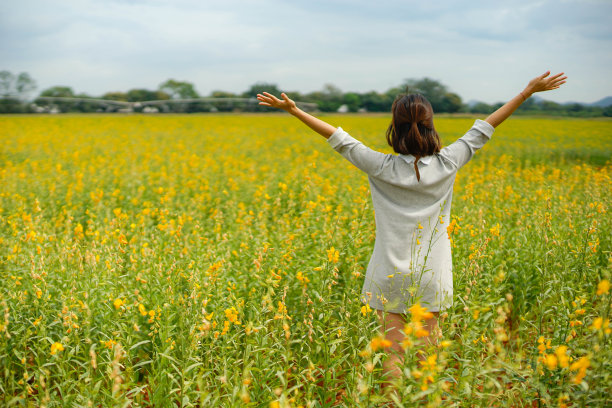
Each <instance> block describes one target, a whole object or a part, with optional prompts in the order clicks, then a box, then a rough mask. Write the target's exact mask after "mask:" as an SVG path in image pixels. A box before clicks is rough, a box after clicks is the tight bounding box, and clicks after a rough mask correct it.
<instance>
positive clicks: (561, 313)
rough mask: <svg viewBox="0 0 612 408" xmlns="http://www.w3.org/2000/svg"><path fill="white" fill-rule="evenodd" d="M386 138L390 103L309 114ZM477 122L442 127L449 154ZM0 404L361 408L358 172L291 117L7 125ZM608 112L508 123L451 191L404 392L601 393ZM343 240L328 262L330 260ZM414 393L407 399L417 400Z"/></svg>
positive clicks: (21, 120)
mask: <svg viewBox="0 0 612 408" xmlns="http://www.w3.org/2000/svg"><path fill="white" fill-rule="evenodd" d="M324 119H325V120H328V121H329V122H330V123H331V124H332V125H334V126H342V128H343V129H344V130H346V131H348V132H349V133H350V134H351V135H352V136H354V137H356V138H357V139H360V140H362V141H363V142H365V143H366V144H368V145H369V146H370V147H372V148H375V149H377V150H381V151H384V152H390V151H391V150H390V148H389V147H388V146H387V145H386V141H385V138H384V132H385V130H386V127H387V125H388V123H389V120H390V117H388V116H327V117H324ZM473 121H474V119H472V118H439V119H437V120H436V122H435V125H436V128H437V130H438V131H439V133H440V135H441V137H442V139H443V143H444V144H445V145H446V144H449V143H451V142H453V141H454V140H456V139H457V138H458V137H460V136H461V135H462V134H463V133H464V132H465V131H467V130H468V129H469V128H470V126H471V125H472V123H473ZM0 127H1V128H2V129H4V131H3V132H2V136H0V138H1V140H0V142H1V146H2V147H1V148H0V149H1V150H0V152H1V153H0V183H1V186H2V188H1V190H0V405H2V406H6V407H13V406H15V407H16V406H37V407H38V406H46V407H59V406H71V407H77V406H95V407H98V406H100V407H107V406H122V407H138V406H155V407H163V406H185V407H188V406H203V407H208V406H211V407H212V406H214V407H220V406H223V407H230V406H247V407H249V406H252V407H259V406H266V407H267V406H270V407H275V406H278V407H299V406H302V407H323V406H325V407H331V406H334V405H335V404H336V405H337V406H357V407H367V406H376V404H377V403H378V402H379V400H380V399H381V397H380V394H381V392H380V381H381V372H382V363H381V358H383V356H384V355H385V350H384V349H377V350H372V339H374V338H375V337H376V336H377V335H378V331H377V330H378V322H377V319H376V316H375V314H374V312H373V311H371V310H367V309H366V308H363V307H362V306H363V305H362V304H361V303H360V302H359V299H358V298H359V296H358V295H359V293H360V291H361V287H362V285H363V279H364V273H365V267H366V266H367V262H368V260H369V256H370V253H371V251H372V248H373V244H374V238H375V225H374V217H373V211H372V205H371V201H370V197H369V190H368V183H367V178H366V176H365V175H364V174H363V173H361V172H359V170H357V169H356V168H355V167H353V166H352V165H351V164H350V163H349V162H347V161H346V160H344V159H343V158H342V157H341V156H340V155H338V154H337V153H336V152H335V151H333V149H331V147H330V146H329V145H328V144H327V143H326V142H325V140H324V139H323V138H322V137H320V136H318V135H316V134H315V133H313V132H311V131H310V130H309V129H308V128H307V127H306V126H304V125H303V124H301V123H300V122H298V121H296V120H295V119H293V118H291V117H289V116H288V115H215V116H213V115H210V116H209V115H202V116H140V115H133V116H129V115H128V116H104V115H101V116H39V117H34V116H29V117H17V116H14V117H1V118H0ZM611 158H612V121H609V120H569V119H528V118H516V119H514V118H513V119H510V120H508V121H507V122H505V123H504V124H502V125H501V126H500V127H499V128H498V129H497V130H496V132H495V133H494V135H493V137H492V139H491V141H490V142H489V143H488V144H487V145H486V146H485V147H484V148H483V149H482V150H481V151H479V152H478V153H477V154H476V156H475V157H474V158H473V160H472V161H471V162H470V163H468V164H467V165H466V166H465V167H464V168H462V169H461V171H460V172H459V174H458V176H457V180H456V183H455V190H454V191H455V192H454V195H453V197H454V199H453V204H452V206H453V207H452V214H453V219H454V221H453V223H452V225H453V226H452V227H451V228H450V229H449V230H448V233H449V235H450V236H451V238H452V242H453V265H454V267H453V270H454V307H453V309H451V310H449V311H448V312H447V313H448V316H447V317H446V319H445V322H444V325H443V326H442V332H443V340H444V341H443V342H442V343H441V344H442V345H441V346H440V347H439V348H431V349H428V350H427V352H428V355H429V356H435V357H432V358H431V359H430V362H431V364H428V365H425V366H423V365H420V364H418V363H417V362H418V359H417V357H416V355H415V353H416V350H415V349H414V348H411V347H408V348H406V350H405V352H406V359H405V367H404V373H405V375H404V377H403V379H402V384H401V385H400V389H401V395H402V398H403V400H402V401H403V404H404V406H407V407H408V406H424V405H425V403H423V402H422V401H423V400H424V399H425V400H427V401H429V402H428V404H429V406H432V407H434V406H444V407H447V406H456V407H472V406H486V407H490V406H512V407H523V406H529V407H535V406H555V407H556V406H560V407H563V406H565V407H573V406H576V407H578V406H592V407H596V406H604V405H605V404H606V402H607V403H609V401H610V400H609V398H610V397H609V390H610V386H611V384H612V374H611V373H612V348H611V347H610V336H611V331H612V329H611V326H610V297H611V294H610V290H609V281H610V279H611V272H612V271H611V261H612V254H611V252H610V250H611V243H610V240H611V237H612V228H611V221H610V216H609V210H610V203H611V196H612V178H611V176H612V161H611ZM336 251H337V257H336ZM419 404H422V405H419Z"/></svg>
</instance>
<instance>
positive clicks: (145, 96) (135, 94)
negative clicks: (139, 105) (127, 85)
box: [127, 89, 170, 102]
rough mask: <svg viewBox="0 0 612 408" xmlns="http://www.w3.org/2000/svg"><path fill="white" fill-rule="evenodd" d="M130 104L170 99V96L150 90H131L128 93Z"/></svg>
mask: <svg viewBox="0 0 612 408" xmlns="http://www.w3.org/2000/svg"><path fill="white" fill-rule="evenodd" d="M127 99H128V102H144V101H157V100H165V99H170V95H168V94H167V93H165V92H162V91H149V90H148V89H130V90H129V91H128V92H127Z"/></svg>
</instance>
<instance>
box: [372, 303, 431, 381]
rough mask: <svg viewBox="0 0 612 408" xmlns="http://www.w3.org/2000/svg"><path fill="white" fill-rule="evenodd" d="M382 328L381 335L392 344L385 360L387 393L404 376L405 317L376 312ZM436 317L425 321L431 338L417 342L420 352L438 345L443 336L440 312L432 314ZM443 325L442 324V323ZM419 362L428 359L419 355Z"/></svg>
mask: <svg viewBox="0 0 612 408" xmlns="http://www.w3.org/2000/svg"><path fill="white" fill-rule="evenodd" d="M376 312H377V314H378V319H379V322H380V325H381V326H382V327H381V329H380V330H381V335H384V336H385V338H386V339H387V340H389V341H390V342H391V348H390V350H389V352H388V354H387V357H386V358H385V359H384V360H383V375H384V377H385V379H386V381H385V382H383V383H382V388H383V390H385V392H387V391H389V390H390V389H393V388H394V384H393V382H394V381H395V380H397V379H398V378H399V377H401V375H402V371H401V369H400V368H399V367H398V365H399V366H401V365H403V363H404V348H403V347H402V341H403V340H404V333H403V330H404V326H405V324H406V320H405V317H404V316H405V315H402V314H399V313H389V312H386V313H384V316H383V312H382V311H381V310H377V311H376ZM432 313H433V315H434V317H432V318H431V319H427V320H425V321H424V324H423V328H424V329H425V330H427V331H429V336H428V337H425V338H422V339H421V341H420V342H417V344H419V345H420V346H422V347H420V350H423V349H425V348H426V347H427V346H428V345H430V344H435V345H437V344H438V337H439V336H440V335H441V332H440V328H439V326H438V318H439V315H440V312H432ZM442 320H443V319H442ZM440 323H441V322H440ZM417 356H418V358H419V360H421V361H424V360H425V359H426V356H425V353H424V352H423V353H417Z"/></svg>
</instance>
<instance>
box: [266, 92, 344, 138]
mask: <svg viewBox="0 0 612 408" xmlns="http://www.w3.org/2000/svg"><path fill="white" fill-rule="evenodd" d="M281 97H282V98H283V100H282V101H281V100H280V99H278V98H277V97H276V96H274V95H272V94H269V93H268V92H264V94H263V95H262V94H257V99H259V101H260V102H259V104H260V105H264V106H271V107H273V108H278V109H282V110H284V111H286V112H288V113H290V114H292V115H293V116H295V117H296V118H298V119H299V120H301V121H302V122H304V123H305V124H306V125H308V127H309V128H311V129H312V130H314V131H315V132H317V133H318V134H320V135H321V136H323V137H324V138H326V139H329V137H330V136H331V135H332V134H333V133H334V132H335V131H336V128H335V127H333V126H332V125H330V124H329V123H327V122H324V121H322V120H321V119H317V118H315V117H314V116H312V115H309V114H308V113H306V112H304V111H303V110H301V109H300V108H298V107H297V105H296V104H295V102H294V101H292V100H291V99H289V97H288V96H287V95H286V94H285V93H284V92H283V93H281Z"/></svg>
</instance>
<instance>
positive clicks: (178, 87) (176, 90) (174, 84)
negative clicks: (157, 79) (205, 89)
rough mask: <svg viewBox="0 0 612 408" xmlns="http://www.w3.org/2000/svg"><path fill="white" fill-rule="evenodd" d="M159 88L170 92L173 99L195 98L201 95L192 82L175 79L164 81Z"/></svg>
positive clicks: (167, 92)
mask: <svg viewBox="0 0 612 408" xmlns="http://www.w3.org/2000/svg"><path fill="white" fill-rule="evenodd" d="M159 90H160V91H161V92H164V93H166V94H168V95H169V96H170V98H171V99H195V98H199V97H200V96H199V95H198V93H197V92H196V90H195V87H194V86H193V84H192V83H190V82H185V81H177V80H174V79H169V80H167V81H166V82H164V83H162V84H161V85H160V86H159Z"/></svg>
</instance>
